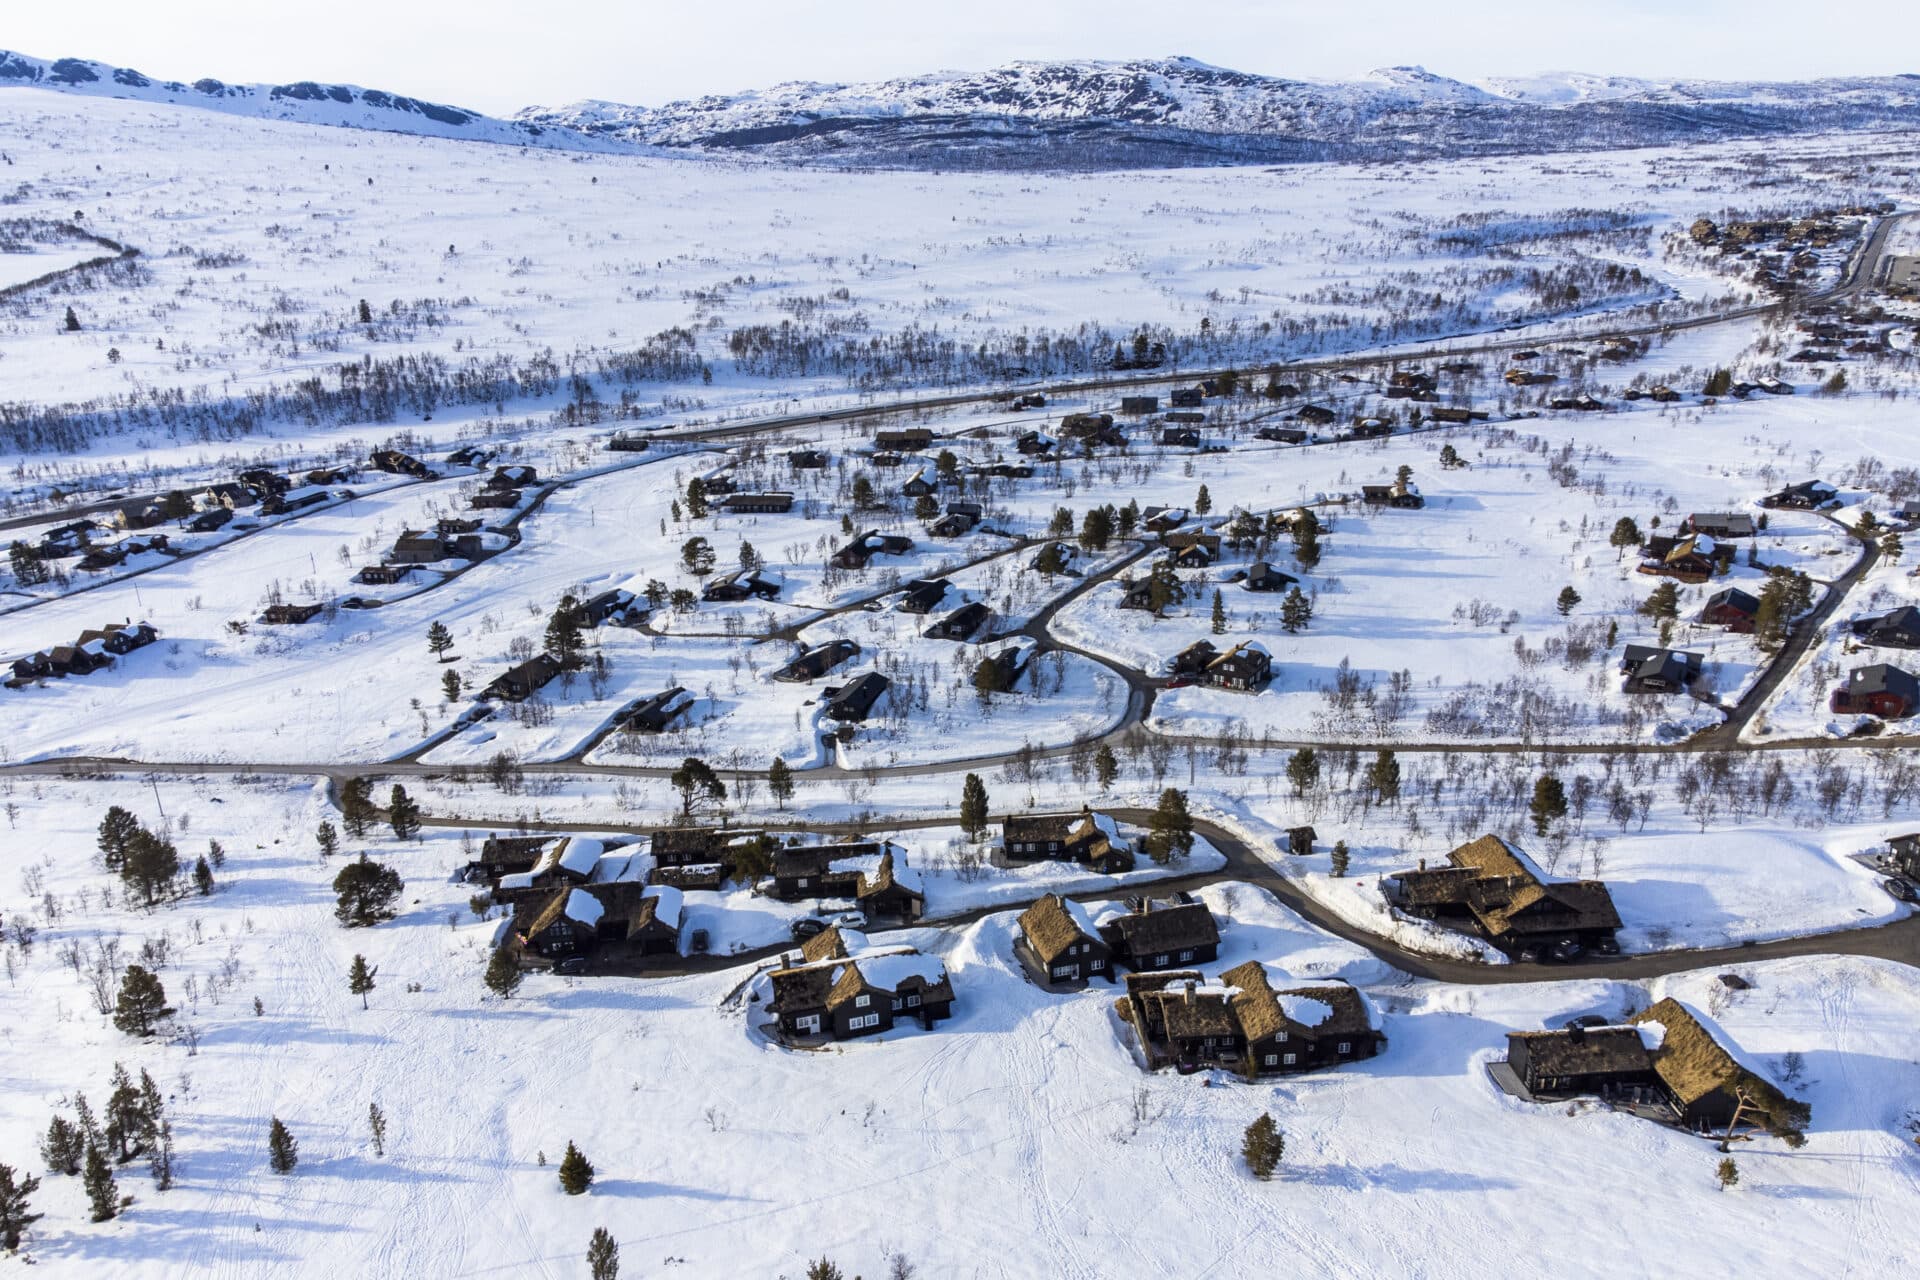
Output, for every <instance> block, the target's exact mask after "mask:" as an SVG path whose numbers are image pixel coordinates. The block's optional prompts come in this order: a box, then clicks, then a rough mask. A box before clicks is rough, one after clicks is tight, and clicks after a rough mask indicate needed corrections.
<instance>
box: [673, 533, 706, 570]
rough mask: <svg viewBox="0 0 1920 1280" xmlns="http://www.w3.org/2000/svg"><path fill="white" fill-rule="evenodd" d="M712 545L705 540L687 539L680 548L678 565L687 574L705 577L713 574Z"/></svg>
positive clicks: (698, 538) (700, 538)
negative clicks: (684, 569)
mask: <svg viewBox="0 0 1920 1280" xmlns="http://www.w3.org/2000/svg"><path fill="white" fill-rule="evenodd" d="M713 558H714V557H713V544H711V543H709V542H708V541H707V540H706V539H705V538H702V537H697V536H696V537H692V538H688V539H687V540H686V542H685V543H683V544H682V545H681V547H680V563H681V564H682V565H684V566H685V567H686V570H687V572H688V573H692V574H696V575H698V576H701V577H705V576H706V575H707V574H709V573H712V572H713Z"/></svg>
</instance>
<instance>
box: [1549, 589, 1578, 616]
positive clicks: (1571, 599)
mask: <svg viewBox="0 0 1920 1280" xmlns="http://www.w3.org/2000/svg"><path fill="white" fill-rule="evenodd" d="M1579 603H1580V593H1579V592H1578V591H1575V590H1574V589H1573V588H1572V587H1562V588H1560V594H1559V596H1557V597H1556V598H1555V599H1554V602H1553V607H1554V608H1556V609H1558V610H1559V611H1560V616H1561V617H1563V618H1564V617H1566V616H1567V615H1568V614H1570V613H1572V612H1573V610H1574V606H1575V605H1577V604H1579Z"/></svg>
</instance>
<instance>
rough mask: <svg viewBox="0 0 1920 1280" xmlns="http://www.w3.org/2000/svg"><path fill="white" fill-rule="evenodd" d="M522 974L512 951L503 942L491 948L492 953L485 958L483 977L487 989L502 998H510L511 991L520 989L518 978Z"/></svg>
mask: <svg viewBox="0 0 1920 1280" xmlns="http://www.w3.org/2000/svg"><path fill="white" fill-rule="evenodd" d="M523 976H524V975H522V974H521V972H520V962H519V961H518V960H516V959H514V956H513V952H512V951H511V950H509V949H508V948H507V945H506V944H505V943H502V944H500V945H499V946H497V947H495V948H494V949H493V954H492V955H491V956H489V957H488V958H487V973H486V977H485V979H484V981H485V982H486V984H487V990H489V991H491V992H493V994H495V995H497V996H499V997H500V998H501V999H502V1000H511V999H512V998H513V993H514V992H516V991H518V990H519V989H520V980H521V978H522V977H523Z"/></svg>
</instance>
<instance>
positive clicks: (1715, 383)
mask: <svg viewBox="0 0 1920 1280" xmlns="http://www.w3.org/2000/svg"><path fill="white" fill-rule="evenodd" d="M1732 390H1733V374H1732V373H1730V372H1728V371H1727V370H1725V369H1715V370H1714V371H1713V372H1712V373H1710V374H1708V375H1707V385H1706V386H1705V387H1703V388H1701V394H1703V395H1709V396H1712V397H1713V398H1715V399H1716V400H1717V399H1719V398H1720V397H1721V396H1724V395H1726V394H1727V393H1728V392H1730V391H1732Z"/></svg>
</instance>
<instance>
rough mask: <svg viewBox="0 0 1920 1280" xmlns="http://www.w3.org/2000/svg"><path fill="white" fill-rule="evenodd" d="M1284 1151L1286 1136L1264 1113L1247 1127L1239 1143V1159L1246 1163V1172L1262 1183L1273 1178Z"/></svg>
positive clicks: (1284, 1153)
mask: <svg viewBox="0 0 1920 1280" xmlns="http://www.w3.org/2000/svg"><path fill="white" fill-rule="evenodd" d="M1286 1151H1287V1139H1286V1135H1285V1134H1283V1133H1281V1132H1280V1126H1279V1125H1277V1124H1275V1123H1274V1122H1273V1117H1272V1116H1271V1115H1270V1114H1268V1113H1267V1112H1265V1111H1262V1112H1261V1113H1260V1114H1259V1116H1258V1117H1257V1118H1255V1120H1254V1122H1253V1123H1252V1124H1250V1125H1248V1126H1247V1131H1246V1134H1245V1135H1244V1136H1243V1137H1242V1138H1241V1141H1240V1157H1241V1159H1243V1160H1245V1161H1246V1163H1247V1171H1248V1172H1249V1173H1251V1174H1253V1176H1254V1177H1256V1178H1258V1179H1260V1181H1262V1182H1266V1181H1268V1180H1269V1179H1271V1178H1272V1177H1273V1174H1274V1171H1275V1170H1276V1169H1278V1168H1279V1167H1280V1160H1281V1158H1282V1157H1283V1156H1284V1155H1286Z"/></svg>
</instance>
